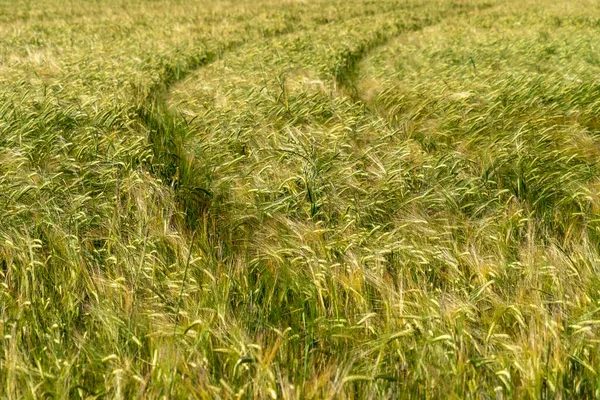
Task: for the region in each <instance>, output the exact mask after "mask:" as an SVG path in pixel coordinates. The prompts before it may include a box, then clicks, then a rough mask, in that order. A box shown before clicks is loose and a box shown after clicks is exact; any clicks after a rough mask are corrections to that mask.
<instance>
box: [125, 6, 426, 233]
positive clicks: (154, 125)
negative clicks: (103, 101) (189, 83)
mask: <svg viewBox="0 0 600 400" xmlns="http://www.w3.org/2000/svg"><path fill="white" fill-rule="evenodd" d="M424 5H425V4H424V3H417V4H412V5H411V8H412V9H413V10H414V9H415V8H419V7H423V6H424ZM397 11H398V8H393V9H391V10H385V11H383V12H382V13H376V14H370V13H369V12H368V11H365V15H381V14H386V13H391V12H397ZM361 16H364V15H359V16H353V17H352V18H351V19H356V18H360V17H361ZM343 21H345V19H344V18H343V17H340V19H339V20H338V19H334V20H329V19H316V20H315V24H314V25H313V26H311V27H310V28H308V27H306V28H303V29H296V27H295V25H294V24H290V25H288V26H286V28H285V29H283V30H276V31H274V32H273V33H272V34H270V33H269V34H266V35H264V36H263V37H261V38H259V39H258V40H270V39H273V38H276V37H281V36H285V35H288V34H292V33H298V32H304V31H308V30H309V29H311V28H314V27H318V26H322V25H327V24H329V23H335V22H343ZM250 43H251V41H248V40H245V39H244V38H241V39H239V40H232V41H229V42H226V43H224V44H223V46H221V47H217V49H213V50H210V51H206V52H203V53H195V54H191V55H188V56H187V57H185V58H184V60H182V61H179V62H177V63H175V64H168V65H166V66H165V67H164V68H163V70H162V72H161V73H160V78H159V79H158V80H157V82H156V83H155V84H154V85H152V86H150V88H149V89H148V90H147V91H146V93H145V94H144V95H143V96H142V100H141V101H140V102H139V106H138V107H137V109H136V116H137V119H138V121H139V123H140V124H141V125H142V127H144V128H145V129H146V130H147V131H148V141H149V144H150V146H151V149H152V151H153V154H154V157H153V159H152V161H151V162H150V163H149V165H148V168H149V170H150V172H151V173H153V174H154V175H155V176H157V177H158V178H160V179H161V180H162V181H163V182H164V183H165V184H167V185H169V186H171V187H172V188H173V189H174V192H175V196H176V201H177V204H178V206H179V207H180V209H181V211H183V214H184V216H185V219H184V221H183V222H184V226H187V227H188V228H191V227H192V226H193V225H195V223H196V222H197V221H199V218H200V217H201V216H202V215H204V213H205V211H206V210H207V208H208V207H209V205H210V201H211V197H212V194H211V193H210V192H209V191H208V190H206V189H205V188H203V187H201V186H200V185H198V184H197V182H196V180H195V177H194V174H192V173H187V172H189V171H191V170H193V167H192V165H193V164H194V160H192V159H190V158H189V156H187V155H186V152H185V149H184V143H183V140H182V137H184V136H185V133H186V132H187V130H188V129H189V126H188V125H187V122H186V121H185V120H184V119H183V118H181V117H180V116H179V115H176V114H175V113H173V112H172V111H170V110H168V107H167V105H166V104H165V97H166V94H167V93H168V92H169V91H170V89H171V88H172V87H173V86H174V85H175V84H176V83H178V82H180V81H182V80H184V79H185V78H186V77H187V76H189V75H190V74H191V73H193V72H195V71H197V70H199V69H201V68H204V67H206V66H208V65H211V64H212V63H214V62H216V61H218V60H219V59H221V58H222V57H223V55H224V54H226V53H230V52H234V51H236V50H239V49H240V48H242V47H243V46H244V45H248V44H250ZM345 71H346V69H344V68H341V69H340V71H339V73H340V74H343V73H344V72H345ZM186 171H187V172H186Z"/></svg>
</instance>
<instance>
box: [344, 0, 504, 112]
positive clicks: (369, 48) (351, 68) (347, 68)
mask: <svg viewBox="0 0 600 400" xmlns="http://www.w3.org/2000/svg"><path fill="white" fill-rule="evenodd" d="M495 7H496V5H495V4H494V3H491V2H486V3H482V4H480V5H476V6H469V5H466V6H461V7H459V8H460V9H459V10H458V12H456V13H455V14H453V15H451V16H445V17H443V18H440V19H438V20H435V21H431V23H429V22H430V21H427V22H426V23H424V24H417V23H413V24H410V25H406V26H400V25H396V26H395V31H393V32H392V33H390V34H386V33H385V32H378V34H376V36H375V38H373V40H370V41H367V42H365V43H363V44H361V45H360V46H358V48H356V49H355V50H353V51H348V53H347V54H345V55H344V56H343V57H342V60H341V62H340V63H338V65H336V66H335V67H334V69H333V76H334V79H335V81H336V83H337V84H338V85H339V86H340V87H341V88H342V89H344V91H345V92H346V93H347V94H348V95H349V96H350V97H351V98H352V100H354V101H356V102H360V103H365V102H364V98H363V96H361V94H360V93H359V91H358V88H357V86H356V83H357V82H356V80H357V78H358V76H359V73H360V70H359V65H360V63H361V62H362V61H363V60H364V59H365V58H366V57H367V56H368V55H369V54H370V53H371V52H373V51H375V50H377V49H379V48H381V47H384V46H386V45H387V44H388V43H390V42H391V41H392V40H395V39H397V38H398V37H401V36H402V35H406V34H408V33H414V32H419V31H422V30H423V29H425V28H429V27H432V26H436V25H439V24H441V23H442V22H444V21H446V20H448V19H451V18H459V17H464V16H465V15H469V14H471V13H473V12H477V11H483V10H486V9H492V8H495Z"/></svg>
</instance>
